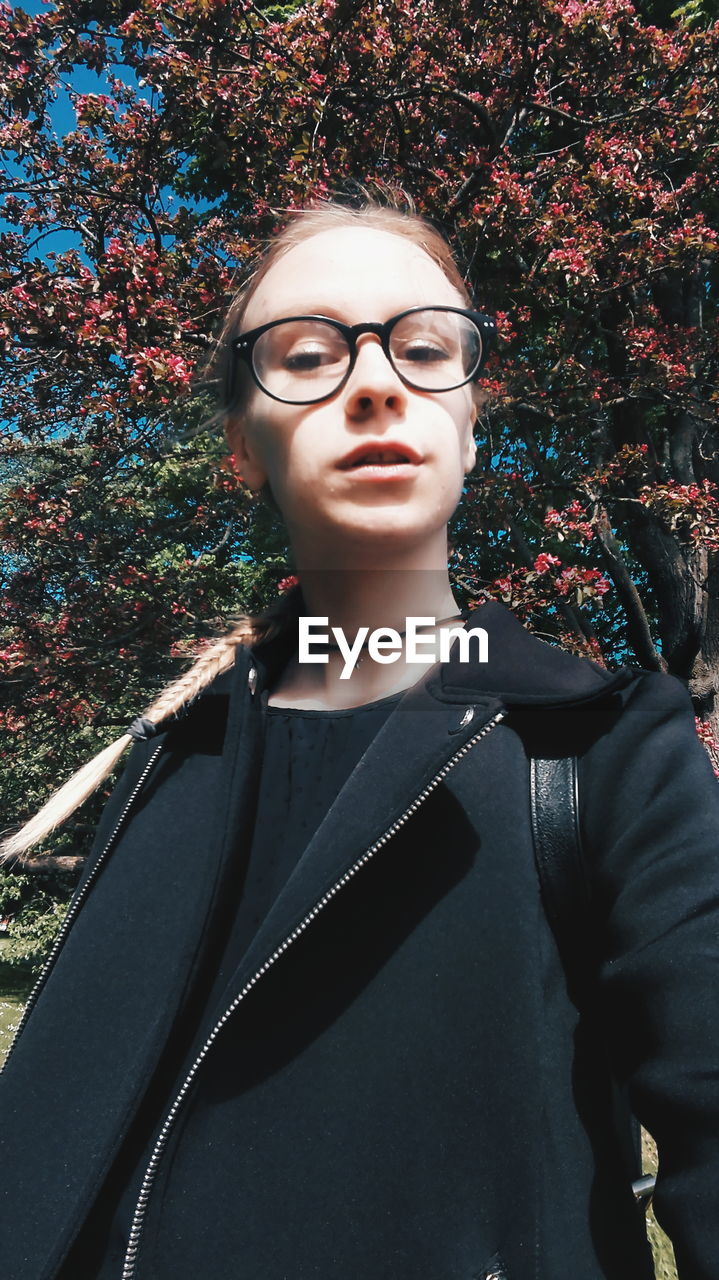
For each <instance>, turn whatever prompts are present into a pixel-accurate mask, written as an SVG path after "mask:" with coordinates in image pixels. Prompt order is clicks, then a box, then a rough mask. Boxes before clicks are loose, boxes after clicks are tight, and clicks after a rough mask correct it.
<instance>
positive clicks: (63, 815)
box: [0, 586, 301, 863]
mask: <svg viewBox="0 0 719 1280" xmlns="http://www.w3.org/2000/svg"><path fill="white" fill-rule="evenodd" d="M300 599H301V594H300V589H299V587H298V586H295V587H293V588H292V589H291V590H290V591H287V592H286V593H285V594H284V595H283V596H281V597H280V598H279V600H277V601H275V602H274V604H272V605H270V607H269V608H268V609H266V610H265V612H264V613H262V614H260V615H259V616H258V617H255V618H252V617H250V616H249V615H247V614H243V615H242V616H241V617H240V618H238V620H237V622H236V623H235V625H234V626H233V627H232V629H231V630H230V631H228V632H227V634H226V635H224V636H221V637H220V639H219V640H215V641H214V642H213V643H212V644H210V645H208V646H207V648H206V649H204V650H203V652H202V653H201V654H200V656H199V658H197V660H196V661H195V662H194V664H193V665H192V666H191V667H190V669H189V671H186V672H185V673H184V674H183V675H181V676H179V678H178V679H177V680H173V681H172V683H171V684H168V685H167V686H166V688H164V689H163V690H162V692H161V693H160V694H159V695H158V697H157V698H155V700H154V702H152V703H151V704H150V706H149V707H147V709H146V710H145V711H143V712H142V715H141V716H140V717H138V719H137V720H136V721H134V722H133V725H131V726H130V729H131V730H133V732H130V731H128V732H126V733H123V734H122V736H121V737H119V738H117V739H116V741H115V742H111V743H110V745H109V746H108V747H105V748H104V749H103V750H102V751H100V752H99V754H98V755H96V756H95V757H94V759H92V760H89V761H88V763H87V764H84V765H83V766H82V768H81V769H78V771H77V773H74V774H73V775H72V777H71V778H69V779H68V781H67V782H65V783H64V784H63V786H61V787H60V788H59V789H58V790H57V791H56V792H55V793H54V794H53V795H51V796H50V799H49V800H48V801H47V802H46V803H45V804H44V805H43V807H42V808H41V809H40V810H39V811H38V813H36V814H35V815H34V817H32V818H30V820H29V822H26V823H25V825H24V826H23V827H21V828H20V830H19V831H17V832H16V833H15V834H14V835H11V836H7V837H6V838H5V839H4V840H2V841H0V863H3V862H8V861H10V860H11V859H21V860H23V861H25V859H24V858H23V855H24V854H26V853H27V852H28V850H30V849H32V848H33V846H34V845H36V844H39V843H40V841H41V840H44V839H45V837H46V836H48V835H50V833H51V832H52V831H54V830H55V829H56V827H59V826H61V825H62V823H64V822H66V821H67V819H68V818H69V817H70V816H71V815H72V814H73V813H74V812H75V810H76V809H78V808H79V807H80V805H81V804H84V802H85V801H86V800H88V799H89V797H90V796H91V795H92V794H93V792H95V791H96V790H97V788H98V787H99V786H100V784H101V783H103V782H104V781H105V779H106V778H107V777H108V776H109V775H110V774H111V773H112V771H113V769H114V768H115V766H116V764H117V763H118V761H119V760H120V759H121V757H122V756H123V754H124V752H125V751H126V750H127V748H128V747H129V746H130V745H131V744H132V742H133V741H135V740H136V739H137V738H138V737H140V736H147V737H149V736H152V734H153V733H154V732H156V730H157V727H158V726H159V725H160V724H162V723H163V722H164V721H166V720H169V719H171V717H173V716H178V715H179V714H180V713H181V712H182V711H183V709H184V708H185V707H187V706H188V705H189V704H190V703H191V702H193V701H194V700H195V698H198V697H199V695H200V694H201V693H202V691H203V689H206V688H207V687H208V685H210V684H212V681H213V680H214V679H215V677H216V676H219V675H220V674H221V673H222V672H223V671H227V670H228V668H230V667H231V666H232V665H233V663H234V659H235V649H236V648H237V645H238V644H243V645H248V646H250V645H253V644H258V643H259V642H260V641H262V640H270V639H272V638H273V637H274V636H275V635H277V634H278V633H279V632H280V631H282V630H284V629H285V628H288V627H289V625H290V624H291V622H292V620H293V619H294V618H296V617H297V615H298V613H299V601H300ZM142 721H144V726H143V729H144V732H143V733H142V734H140V733H139V732H134V729H135V725H138V724H140V723H141V722H142ZM27 861H28V862H30V861H31V860H30V859H27Z"/></svg>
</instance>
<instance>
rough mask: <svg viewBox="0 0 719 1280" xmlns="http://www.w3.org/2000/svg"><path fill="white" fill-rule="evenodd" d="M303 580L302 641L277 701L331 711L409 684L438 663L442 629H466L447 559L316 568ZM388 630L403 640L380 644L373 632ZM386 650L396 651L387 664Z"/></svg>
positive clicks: (303, 573)
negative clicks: (424, 564)
mask: <svg viewBox="0 0 719 1280" xmlns="http://www.w3.org/2000/svg"><path fill="white" fill-rule="evenodd" d="M299 577H300V582H301V586H302V596H303V600H304V605H303V609H302V617H301V619H300V628H301V631H300V637H301V644H300V648H299V649H298V652H297V653H296V654H295V655H294V657H293V658H292V659H291V660H290V662H289V664H288V666H287V667H286V668H285V670H284V672H283V673H282V676H281V677H280V680H279V681H278V683H277V684H276V685H275V687H274V689H273V690H272V691H271V693H270V704H271V705H272V706H296V707H305V708H307V709H312V708H314V709H327V710H333V709H337V708H342V707H352V706H361V705H362V704H363V703H366V702H373V701H375V700H376V699H377V698H382V697H385V696H387V695H388V694H390V693H394V692H397V691H400V690H402V689H407V688H409V687H411V685H413V684H415V683H416V682H417V681H418V680H419V679H420V678H421V676H422V675H423V674H424V673H425V672H426V671H427V670H429V668H430V667H432V666H434V665H435V663H436V662H437V661H438V657H439V652H440V651H439V640H440V635H441V633H442V632H448V631H450V630H451V628H452V627H454V628H457V627H461V626H462V622H461V619H460V618H459V612H460V611H459V606H458V604H457V601H456V600H455V598H454V595H453V593H452V589H451V585H450V581H449V575H448V572H447V568H446V564H445V566H444V567H443V568H442V569H421V568H414V569H409V568H404V569H402V570H399V569H387V568H373V569H364V568H363V569H346V570H339V569H322V570H317V569H311V570H305V571H302V570H300V572H299ZM443 620H452V621H443ZM438 622H443V625H441V626H435V625H434V624H435V623H438ZM388 629H389V630H390V633H391V632H394V633H396V635H397V636H399V643H398V641H397V640H396V639H394V640H393V639H392V636H391V634H390V636H389V637H385V639H386V641H387V643H386V645H385V647H384V648H379V647H378V643H377V642H376V641H375V642H373V641H372V636H373V634H374V633H376V632H380V631H385V632H386V631H387V630H388ZM413 634H414V635H415V636H416V637H417V642H416V643H415V644H414V649H413V648H412V635H413ZM381 653H384V654H386V655H389V654H390V653H392V654H395V655H396V656H394V657H393V659H392V660H391V661H389V660H387V661H382V660H381V657H378V654H381ZM325 659H326V660H325Z"/></svg>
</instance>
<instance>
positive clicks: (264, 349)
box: [254, 320, 350, 404]
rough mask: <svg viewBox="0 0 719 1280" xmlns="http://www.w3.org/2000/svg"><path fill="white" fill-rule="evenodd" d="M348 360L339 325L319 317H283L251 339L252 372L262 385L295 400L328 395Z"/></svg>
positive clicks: (282, 398) (303, 400)
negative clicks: (290, 318)
mask: <svg viewBox="0 0 719 1280" xmlns="http://www.w3.org/2000/svg"><path fill="white" fill-rule="evenodd" d="M349 362H350V353H349V347H348V346H347V343H346V342H345V339H344V338H343V336H342V334H341V333H340V331H339V329H335V328H334V326H333V325H331V324H325V323H324V321H322V320H285V321H283V322H282V324H276V325H275V326H274V327H273V328H272V329H268V330H267V332H266V333H263V334H262V336H261V337H260V338H258V340H257V342H256V343H255V350H254V367H255V373H256V374H257V377H258V378H259V380H260V382H261V383H262V385H263V387H264V388H265V389H266V390H267V391H269V392H270V393H271V394H272V395H273V396H278V397H279V398H280V399H281V400H290V401H293V402H295V403H296V404H303V403H304V402H305V401H310V400H317V399H319V397H320V396H325V395H326V396H329V395H331V394H332V392H333V391H334V389H335V387H337V386H339V384H340V382H341V381H342V379H343V377H344V375H345V373H346V372H347V366H348V365H349Z"/></svg>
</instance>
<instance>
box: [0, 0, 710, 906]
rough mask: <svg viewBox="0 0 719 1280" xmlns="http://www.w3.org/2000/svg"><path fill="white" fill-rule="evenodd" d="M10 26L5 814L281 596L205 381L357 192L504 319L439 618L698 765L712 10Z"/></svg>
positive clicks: (597, 0) (86, 824)
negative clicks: (592, 676) (446, 601)
mask: <svg viewBox="0 0 719 1280" xmlns="http://www.w3.org/2000/svg"><path fill="white" fill-rule="evenodd" d="M672 7H673V6H669V9H671V8H672ZM0 27H1V28H2V30H1V33H0V34H1V38H2V50H3V54H2V59H1V61H0V75H1V76H2V80H3V89H4V94H3V101H4V106H3V107H2V113H3V114H2V122H1V124H0V146H1V147H2V152H3V157H4V177H3V186H4V193H5V210H4V218H5V223H4V229H3V230H2V233H1V234H0V274H1V275H2V279H3V282H4V285H5V292H4V297H3V300H2V303H1V304H0V305H1V310H0V342H2V345H3V352H4V355H5V360H4V362H3V364H2V368H1V369H0V387H1V392H2V397H3V408H2V415H1V418H2V422H3V424H4V426H3V432H4V455H3V462H2V483H3V491H4V513H3V516H2V540H3V551H2V553H1V557H0V572H1V573H2V587H3V592H2V597H3V602H2V606H1V607H2V612H3V617H2V626H3V639H2V641H1V642H0V648H1V649H2V652H1V653H0V660H1V661H2V663H3V664H4V668H5V674H6V676H7V683H6V685H5V690H6V692H5V702H4V704H3V708H2V717H3V724H4V728H5V730H7V731H8V732H7V734H6V738H5V742H6V745H5V747H4V748H3V755H2V759H0V767H1V768H2V769H3V771H4V777H3V788H4V794H5V796H6V805H5V813H6V820H7V821H8V822H9V821H10V820H11V819H12V818H15V817H17V818H19V817H21V816H24V815H25V814H27V813H28V812H29V811H30V810H32V808H33V807H34V806H35V805H36V803H37V802H38V800H39V799H40V798H41V797H42V796H43V795H45V794H46V793H47V790H48V788H49V787H50V786H51V785H53V784H54V783H55V782H56V781H58V780H60V778H61V777H64V776H65V775H66V774H67V772H68V771H69V770H70V769H71V768H73V767H75V766H76V765H77V764H78V763H80V762H81V761H82V760H84V759H85V758H86V757H87V756H88V754H90V753H92V752H94V751H95V750H96V749H98V748H99V746H101V745H102V744H103V742H104V741H105V740H106V739H107V737H108V736H109V735H111V734H113V733H114V732H116V730H114V729H112V728H111V725H113V724H114V723H115V722H120V723H126V722H127V720H128V719H130V718H131V716H132V715H133V714H135V713H136V711H137V709H138V708H139V707H140V706H141V705H143V704H144V703H145V702H146V701H147V699H148V697H149V695H150V694H151V693H152V692H153V690H154V688H155V687H156V686H157V685H158V684H159V682H160V681H162V680H163V679H165V678H166V677H167V675H168V674H169V673H170V672H171V671H173V670H176V669H177V664H178V662H181V661H183V660H185V659H186V655H187V653H188V651H189V650H190V648H191V647H192V646H194V645H196V643H197V642H198V640H201V639H202V638H203V636H207V635H210V634H212V633H213V631H215V630H216V629H217V628H218V626H221V625H223V622H224V621H225V620H226V619H227V617H228V615H229V614H230V613H231V612H232V611H233V610H237V609H238V608H239V607H240V605H242V606H244V607H249V608H253V607H256V606H257V605H258V604H260V603H262V602H263V601H264V600H266V599H267V597H268V595H270V594H272V593H273V592H274V591H275V589H276V584H277V582H278V580H279V579H281V578H282V577H283V576H284V575H285V574H287V573H288V572H290V571H291V566H290V565H288V564H287V563H286V558H285V549H284V546H283V543H282V537H281V534H280V532H279V531H278V530H277V528H276V527H275V526H274V525H273V523H272V518H271V516H270V515H269V514H268V513H267V512H266V511H265V510H264V509H262V508H257V507H256V506H255V505H254V504H252V503H251V502H250V500H249V498H248V495H247V494H246V492H245V491H244V490H243V488H242V487H241V486H240V485H239V484H238V482H237V480H236V479H235V477H234V476H233V475H232V472H231V469H229V468H228V466H227V463H226V461H225V460H224V458H223V454H224V446H223V443H222V439H221V435H220V433H219V431H218V430H217V428H216V426H214V425H212V424H211V423H210V425H209V426H208V425H207V423H208V419H209V418H210V417H211V412H212V401H211V397H210V391H211V388H209V387H208V386H207V384H206V382H204V383H203V373H202V371H203V368H204V366H205V363H206V360H207V357H208V355H209V353H210V351H211V349H212V338H213V334H214V333H215V332H216V330H217V326H218V322H219V318H220V316H221V314H222V310H223V308H224V306H225V305H226V303H227V301H228V299H229V297H230V295H231V293H232V290H233V288H234V287H236V285H237V284H238V283H239V282H240V280H241V278H242V273H243V270H244V269H245V268H246V266H247V265H248V263H249V260H250V258H251V253H252V249H253V246H255V245H256V244H257V242H258V240H262V239H263V238H266V237H267V236H268V235H269V234H271V232H272V230H273V228H274V227H275V226H276V224H277V222H278V212H277V211H278V210H279V209H281V208H284V207H290V206H295V205H298V204H301V203H303V202H304V201H305V200H306V199H307V197H308V196H310V195H312V194H323V193H327V192H331V191H333V190H335V189H336V188H337V187H338V186H341V184H342V182H343V180H344V179H345V178H347V177H350V176H353V177H355V178H360V179H364V180H370V181H371V180H373V179H376V178H381V179H384V180H387V181H390V182H399V183H401V184H403V185H404V186H405V187H406V188H407V189H408V190H410V191H411V192H412V193H413V195H414V196H415V198H416V200H417V202H418V205H419V207H420V209H421V210H422V211H423V212H425V213H426V214H427V215H428V216H429V217H430V218H432V219H433V220H434V221H435V223H436V224H437V225H439V226H440V227H441V228H442V229H443V230H444V231H445V232H446V233H447V234H448V235H449V236H450V238H451V239H452V241H453V243H454V244H455V246H456V248H457V251H458V253H459V256H460V259H461V262H462V264H463V266H464V268H465V270H466V274H467V278H468V280H469V281H470V282H471V286H472V289H473V292H474V295H475V297H476V299H477V303H478V304H479V305H480V306H481V307H482V308H483V309H485V310H490V311H493V312H494V313H495V314H496V315H497V317H498V320H499V327H500V335H501V339H500V349H499V352H498V353H497V354H496V355H495V356H493V358H492V360H491V362H490V365H489V367H488V375H487V378H486V388H487V393H488V399H487V404H486V408H485V411H484V414H483V418H482V421H481V433H480V461H479V463H478V466H477V469H476V471H475V473H474V474H473V476H472V477H471V478H470V481H469V484H468V492H467V495H466V501H465V502H464V504H463V507H462V509H461V512H460V513H459V514H458V516H457V518H456V520H455V528H454V545H455V551H454V559H453V568H454V572H455V578H456V581H457V584H458V588H459V590H460V591H462V592H463V593H464V596H465V599H467V600H470V601H473V600H477V601H479V600H481V599H483V598H485V597H487V596H493V597H496V598H500V599H502V600H504V601H506V602H507V603H508V604H510V605H511V606H512V607H513V608H515V609H516V610H517V611H518V612H519V613H520V615H522V616H523V617H524V618H525V619H526V620H527V621H528V623H529V625H530V626H532V627H534V628H535V629H538V630H540V631H542V632H544V633H549V634H551V635H552V636H554V637H555V638H556V639H558V640H559V642H560V643H563V644H566V645H568V646H569V647H571V648H574V649H575V650H577V651H579V652H583V653H588V654H590V655H591V656H594V657H595V658H596V659H598V660H599V661H602V662H609V663H611V662H614V661H621V660H629V661H634V662H638V663H639V664H641V665H643V666H645V667H648V668H650V669H661V670H668V671H670V672H673V673H674V674H676V675H678V676H679V677H681V678H682V679H683V680H685V681H686V682H687V684H688V687H689V689H690V691H691V693H692V694H693V696H694V699H695V705H696V710H697V717H698V724H699V728H700V732H701V733H702V736H703V738H704V741H705V742H706V744H707V746H708V748H709V749H710V750H712V749H714V746H715V742H716V738H717V736H719V699H718V695H719V590H718V587H719V488H718V487H717V486H718V485H719V427H718V426H717V413H716V410H717V399H718V396H719V392H718V390H717V342H716V330H717V323H716V307H717V283H718V276H717V254H718V249H719V241H718V229H717V214H718V211H719V202H718V198H717V194H716V159H715V157H716V147H717V141H716V140H717V137H718V136H719V133H718V130H717V117H718V114H719V111H718V106H717V103H718V96H717V88H718V86H717V66H718V65H719V24H717V23H714V22H713V21H712V14H711V13H710V12H709V9H708V7H707V5H706V4H705V5H702V3H700V0H690V3H688V4H686V5H685V6H684V9H683V10H680V11H678V16H675V17H674V18H672V17H671V16H670V14H669V13H668V12H667V6H665V7H664V9H662V8H661V6H658V5H651V4H644V5H637V6H636V7H633V6H632V4H630V3H629V0H541V2H540V0H502V3H501V4H500V3H499V0H483V3H480V4H478V3H477V2H476V0H441V2H440V0H352V2H351V3H350V0H320V2H318V3H313V4H309V5H305V6H302V7H300V8H298V7H296V6H294V5H287V6H285V7H284V8H283V7H281V6H266V5H257V4H253V3H248V2H247V0H165V3H163V4H162V5H160V4H159V3H158V2H157V0H138V3H137V4H133V5H130V4H125V3H124V2H122V0H110V2H109V3H108V2H105V3H103V4H99V3H96V0H54V3H53V2H49V3H46V0H43V5H42V9H41V12H39V13H37V14H35V15H29V14H27V13H26V12H24V11H23V10H22V9H21V8H17V9H14V10H13V9H11V8H10V7H8V6H7V5H3V6H0ZM93 816H94V815H92V814H89V815H83V816H81V821H79V822H78V824H76V826H75V827H74V828H73V830H72V831H71V832H70V833H69V834H68V835H65V836H63V837H61V838H60V839H59V841H57V842H56V843H55V845H54V851H55V852H56V853H58V852H59V853H60V854H63V853H65V854H67V855H68V856H72V855H74V854H75V853H77V851H78V850H79V851H81V850H82V848H83V841H84V838H85V833H86V831H87V830H89V828H90V827H91V825H92V820H93ZM22 883H23V884H25V881H23V882H22ZM36 883H37V882H36V881H35V882H33V883H32V885H31V882H30V880H29V879H28V881H27V894H31V893H32V894H34V893H35V892H36V889H35V887H34V886H35V885H36ZM23 892H25V890H23ZM0 909H1V907H0Z"/></svg>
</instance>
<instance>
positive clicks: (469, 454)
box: [464, 419, 477, 476]
mask: <svg viewBox="0 0 719 1280" xmlns="http://www.w3.org/2000/svg"><path fill="white" fill-rule="evenodd" d="M475 421H476V419H474V420H473V421H472V422H471V423H470V426H469V431H468V433H467V442H466V447H465V451H464V474H465V475H466V476H468V475H469V473H470V471H473V470H474V464H475V462H476V461H477V446H476V444H475V442H474V435H473V434H472V433H473V430H474V423H475Z"/></svg>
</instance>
